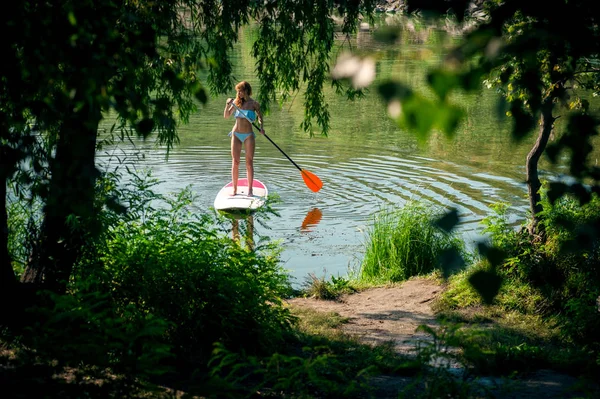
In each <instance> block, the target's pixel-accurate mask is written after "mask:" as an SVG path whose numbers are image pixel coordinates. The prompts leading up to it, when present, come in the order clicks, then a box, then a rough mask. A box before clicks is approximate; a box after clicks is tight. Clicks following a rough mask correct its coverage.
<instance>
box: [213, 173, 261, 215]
mask: <svg viewBox="0 0 600 399" xmlns="http://www.w3.org/2000/svg"><path fill="white" fill-rule="evenodd" d="M268 194H269V190H267V186H265V185H264V183H263V182H261V181H260V180H256V179H254V180H253V181H252V196H248V179H238V186H237V194H236V195H233V182H229V183H227V184H226V185H225V187H223V188H222V189H221V190H220V191H219V192H218V193H217V197H216V198H215V205H214V206H215V209H216V210H218V211H253V210H256V209H258V208H260V207H261V206H263V205H264V204H265V202H266V200H267V195H268Z"/></svg>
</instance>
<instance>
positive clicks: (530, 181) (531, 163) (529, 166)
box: [525, 96, 556, 240]
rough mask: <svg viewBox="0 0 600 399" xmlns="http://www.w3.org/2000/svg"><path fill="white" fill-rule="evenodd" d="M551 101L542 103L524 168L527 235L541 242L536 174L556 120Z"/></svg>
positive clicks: (540, 185)
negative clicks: (527, 216) (533, 140)
mask: <svg viewBox="0 0 600 399" xmlns="http://www.w3.org/2000/svg"><path fill="white" fill-rule="evenodd" d="M552 100H553V98H552V97H551V96H550V97H548V98H547V99H546V100H544V102H543V103H542V107H541V110H542V114H541V117H540V132H539V135H538V138H537V140H536V142H535V144H534V146H533V148H532V149H531V151H530V152H529V154H528V155H527V163H526V166H525V173H526V176H527V177H526V178H527V189H528V192H529V208H530V210H531V223H530V225H529V234H531V235H532V236H534V237H537V238H539V239H542V240H544V239H545V231H544V228H543V226H542V225H541V224H540V216H539V215H540V212H541V211H542V205H541V203H540V200H541V196H540V189H541V188H542V183H541V182H540V178H539V174H538V163H539V160H540V157H541V156H542V154H543V153H544V150H545V149H546V146H547V145H548V139H549V138H550V134H551V133H552V128H553V126H554V121H555V120H556V118H554V117H553V116H552V103H553V101H552Z"/></svg>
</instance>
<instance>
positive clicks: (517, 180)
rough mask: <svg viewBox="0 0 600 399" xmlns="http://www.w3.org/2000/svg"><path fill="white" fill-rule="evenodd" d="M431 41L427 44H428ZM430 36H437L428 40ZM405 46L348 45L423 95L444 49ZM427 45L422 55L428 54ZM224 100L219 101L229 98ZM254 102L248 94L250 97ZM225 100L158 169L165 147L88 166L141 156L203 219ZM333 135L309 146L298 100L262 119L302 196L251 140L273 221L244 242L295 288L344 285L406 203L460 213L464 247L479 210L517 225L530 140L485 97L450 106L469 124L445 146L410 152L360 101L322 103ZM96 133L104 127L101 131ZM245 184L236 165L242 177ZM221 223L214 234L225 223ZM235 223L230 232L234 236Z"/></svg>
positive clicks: (377, 112) (473, 236)
mask: <svg viewBox="0 0 600 399" xmlns="http://www.w3.org/2000/svg"><path fill="white" fill-rule="evenodd" d="M432 34H435V32H434V33H432ZM436 37H437V36H436ZM419 42H420V43H419V44H413V43H411V42H410V40H409V41H407V42H406V43H404V44H403V45H400V46H396V47H395V48H394V50H396V51H389V48H385V47H384V46H382V45H379V44H377V43H375V42H374V41H373V40H372V38H371V36H370V34H369V33H367V32H361V33H360V35H359V38H358V40H357V43H355V46H357V48H358V49H359V50H361V51H366V52H370V53H372V54H375V53H376V54H377V57H378V65H379V66H378V72H379V75H378V76H379V77H378V79H389V78H395V79H398V80H401V81H403V82H405V83H410V84H412V85H414V86H416V87H417V90H423V91H424V90H425V87H424V86H423V83H422V82H423V79H424V76H425V73H426V72H427V70H428V68H430V67H432V66H435V65H437V63H439V62H441V60H442V57H443V55H444V52H445V51H446V49H447V44H445V43H444V42H442V43H440V41H439V40H429V41H427V40H425V43H422V42H423V40H420V41H419ZM428 43H429V44H428ZM249 54H250V47H249V45H248V44H247V43H246V41H245V40H242V42H241V44H240V46H239V47H238V48H236V50H235V54H234V62H235V64H236V67H237V68H238V73H237V74H236V75H237V76H239V77H240V79H245V80H248V81H250V82H251V83H252V84H253V85H254V87H255V90H256V89H258V87H259V84H258V82H257V81H256V80H255V78H254V75H253V73H252V71H253V70H254V65H253V60H252V59H251V57H250V56H249ZM234 94H235V93H234V92H233V90H232V92H231V93H230V94H229V96H233V95H234ZM255 94H256V93H255ZM226 97H228V96H221V97H218V98H212V99H211V100H210V101H209V103H208V104H207V105H206V106H204V107H201V109H200V110H199V111H198V112H197V113H195V114H194V115H193V116H192V118H191V120H190V123H189V124H187V125H184V126H182V127H181V128H180V130H179V136H180V139H181V142H180V144H178V145H176V146H175V148H173V149H172V150H171V152H170V154H169V157H168V159H167V158H166V152H165V150H164V148H157V147H155V146H154V145H153V143H152V142H143V141H136V142H134V144H120V145H119V148H118V149H115V148H112V147H105V148H104V149H103V150H102V151H100V152H99V153H98V161H99V163H100V164H102V165H104V167H105V168H107V169H110V168H113V167H115V166H117V164H118V163H117V161H116V158H114V156H115V155H118V156H119V157H121V159H123V157H124V154H129V161H127V162H126V163H131V162H132V161H133V159H134V157H133V156H131V154H132V153H133V152H134V151H141V152H142V153H143V154H144V155H145V157H144V159H143V160H141V161H138V162H137V163H136V167H137V168H140V169H141V168H145V167H148V168H150V169H151V170H152V173H153V176H154V177H156V178H158V179H160V180H161V181H162V183H161V184H160V185H159V186H158V191H159V192H161V193H171V192H178V191H180V190H182V189H183V188H185V187H188V186H189V187H191V189H192V191H193V192H194V193H195V194H196V195H197V196H198V205H199V206H200V208H202V210H203V211H206V212H213V210H211V207H212V204H213V201H214V197H215V195H216V193H217V192H218V191H219V189H220V188H221V187H222V186H224V185H225V184H226V183H227V182H229V181H230V166H231V160H230V153H229V145H230V143H229V140H230V139H229V137H228V136H227V133H228V132H229V131H230V130H231V127H232V125H233V120H231V119H230V120H225V119H223V117H222V113H223V106H224V104H225V100H226ZM327 99H328V104H329V109H330V111H331V118H332V120H331V125H332V130H331V132H330V134H329V136H328V137H321V136H316V137H312V138H311V137H309V135H308V134H307V133H305V132H303V131H301V129H300V128H299V126H300V123H301V121H302V117H303V110H302V106H301V105H302V104H301V103H302V95H301V94H300V95H298V96H297V97H296V98H295V100H294V102H292V103H289V104H286V106H285V108H283V109H275V110H272V112H271V113H270V114H269V115H268V116H267V117H266V122H265V126H266V131H267V134H268V135H269V137H270V138H271V139H272V140H273V141H274V142H275V143H277V144H278V145H279V146H280V147H281V148H282V149H283V150H284V151H285V152H286V153H287V154H288V155H289V156H290V157H291V158H292V159H293V160H294V161H295V162H296V163H297V164H298V165H300V167H302V168H303V169H306V170H308V171H311V172H312V173H314V174H316V175H317V176H319V177H320V178H321V180H322V181H323V183H324V185H323V189H322V190H321V191H319V192H318V193H313V192H312V191H310V190H309V189H308V188H307V187H306V186H305V184H304V182H303V180H302V177H301V174H300V172H299V170H298V169H296V168H295V167H294V166H293V165H292V164H291V163H290V162H289V161H288V160H287V159H286V158H285V157H284V156H283V155H282V154H281V153H280V152H279V151H278V150H277V149H276V148H275V147H274V146H273V145H272V144H271V143H270V142H269V141H268V140H266V139H265V138H264V137H257V141H256V154H255V175H256V178H258V179H259V180H261V181H263V182H264V183H265V184H267V186H268V188H269V190H270V193H271V194H274V195H276V196H278V197H279V199H280V202H278V203H276V204H274V209H275V210H276V211H277V213H278V215H270V216H269V217H268V218H267V217H265V216H262V215H257V216H255V220H254V222H255V223H254V232H253V235H254V240H255V241H259V240H260V239H261V238H262V239H268V240H275V241H279V242H281V245H282V248H283V251H282V257H281V260H282V262H283V264H284V267H285V268H286V269H288V270H289V272H290V275H291V276H292V277H293V279H294V281H295V283H296V284H302V283H303V282H304V280H305V279H306V277H307V275H308V274H309V273H314V274H316V275H317V276H322V275H323V274H324V273H326V274H327V276H331V275H334V276H345V275H347V274H348V272H349V271H350V270H355V269H356V267H357V266H359V265H360V262H361V260H362V257H363V254H364V250H365V242H366V240H367V234H368V231H369V229H370V228H371V226H372V220H373V216H374V215H375V214H376V213H377V212H378V211H381V210H382V209H389V207H390V206H402V205H403V204H404V203H406V202H407V201H409V200H420V199H422V200H426V201H429V202H430V203H432V204H435V205H438V206H440V207H441V208H449V207H455V208H457V209H458V210H459V214H460V217H461V219H460V226H459V229H458V231H459V233H460V234H461V236H462V237H463V238H464V240H465V241H466V243H467V245H468V246H469V247H472V245H473V242H475V241H477V240H480V239H482V238H483V237H482V225H481V220H482V219H483V218H484V217H486V216H487V215H489V214H490V209H489V205H490V204H493V203H497V202H506V203H509V204H510V205H511V207H510V215H511V218H512V219H513V220H514V221H518V220H519V219H523V218H524V217H525V216H526V214H527V200H526V187H525V185H524V164H525V157H526V154H527V151H528V150H529V148H530V147H531V144H530V143H531V140H526V141H525V142H524V143H522V144H520V145H516V144H513V143H512V142H511V140H510V136H509V133H508V132H509V126H504V125H501V124H500V123H499V121H498V118H497V116H496V113H495V99H496V95H495V94H494V93H492V92H489V91H488V92H483V93H482V94H477V95H469V96H464V97H459V98H457V99H456V100H457V101H458V102H459V103H460V105H461V106H463V107H464V108H465V109H466V111H467V114H468V117H467V118H466V121H465V123H464V125H463V126H462V127H461V129H460V131H459V132H458V133H457V135H456V137H455V138H454V139H452V140H449V139H447V138H445V137H443V136H441V135H433V136H432V137H431V138H430V139H429V140H428V141H427V142H426V143H424V144H421V145H420V144H418V142H417V140H416V138H415V136H414V135H412V134H411V133H408V132H405V131H402V130H401V129H399V128H398V127H397V126H396V125H395V124H394V122H393V121H392V120H391V119H390V118H389V117H388V115H387V112H386V107H385V106H384V104H383V103H382V102H381V100H380V99H379V97H378V96H377V94H376V90H374V89H372V90H370V91H369V92H368V93H367V95H366V97H365V98H363V99H360V100H357V101H348V100H346V99H344V98H342V97H339V96H336V95H334V94H333V93H327ZM104 128H110V124H109V123H108V122H106V123H105V124H104ZM241 170H242V173H243V174H245V169H244V164H243V162H242V166H241ZM228 223H229V222H228V221H227V222H225V223H224V224H223V229H224V234H230V233H231V230H230V229H231V227H230V226H231V224H230V223H229V224H228ZM244 223H245V222H244V221H241V222H240V227H241V228H242V229H244V227H245V225H244Z"/></svg>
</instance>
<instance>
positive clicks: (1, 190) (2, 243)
mask: <svg viewBox="0 0 600 399" xmlns="http://www.w3.org/2000/svg"><path fill="white" fill-rule="evenodd" d="M4 171H6V167H5V165H3V164H1V163H0V296H1V297H2V299H5V298H6V297H7V296H10V294H11V293H12V292H14V289H15V287H16V283H17V280H16V277H15V272H14V270H13V268H12V262H11V260H10V254H9V253H8V214H7V212H6V195H7V193H6V180H7V178H6V173H4ZM3 303H5V302H3Z"/></svg>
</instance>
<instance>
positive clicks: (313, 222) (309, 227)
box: [300, 208, 323, 233]
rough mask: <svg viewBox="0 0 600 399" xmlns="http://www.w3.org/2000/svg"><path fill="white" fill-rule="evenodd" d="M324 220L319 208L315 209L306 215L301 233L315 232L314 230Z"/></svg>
mask: <svg viewBox="0 0 600 399" xmlns="http://www.w3.org/2000/svg"><path fill="white" fill-rule="evenodd" d="M322 218H323V212H321V210H320V209H319V208H313V209H311V210H310V211H308V213H307V214H306V217H305V218H304V220H303V221H302V226H300V231H301V232H303V233H308V232H311V231H313V230H314V228H315V227H316V226H317V225H318V224H319V222H320V221H321V219H322Z"/></svg>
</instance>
